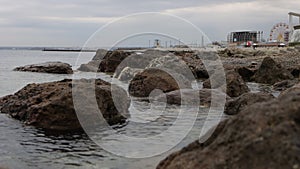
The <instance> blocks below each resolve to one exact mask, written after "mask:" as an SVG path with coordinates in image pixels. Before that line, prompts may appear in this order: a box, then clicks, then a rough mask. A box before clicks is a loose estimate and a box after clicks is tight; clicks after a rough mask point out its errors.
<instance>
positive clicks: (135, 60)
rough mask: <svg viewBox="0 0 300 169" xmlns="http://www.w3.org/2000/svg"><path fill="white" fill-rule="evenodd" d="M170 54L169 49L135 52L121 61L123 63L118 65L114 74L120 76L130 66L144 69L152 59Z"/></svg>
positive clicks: (134, 68)
mask: <svg viewBox="0 0 300 169" xmlns="http://www.w3.org/2000/svg"><path fill="white" fill-rule="evenodd" d="M168 54H169V52H168V51H160V50H153V49H149V50H146V51H144V52H141V53H133V54H131V55H130V56H128V57H126V58H125V59H124V60H123V61H122V62H121V64H120V65H119V66H118V67H117V69H116V71H115V74H114V76H115V77H119V76H120V73H121V72H122V71H123V70H124V69H125V68H130V69H131V70H136V69H140V70H144V69H146V68H147V67H148V65H149V64H150V63H151V61H153V60H155V59H158V58H161V57H164V56H166V55H168Z"/></svg>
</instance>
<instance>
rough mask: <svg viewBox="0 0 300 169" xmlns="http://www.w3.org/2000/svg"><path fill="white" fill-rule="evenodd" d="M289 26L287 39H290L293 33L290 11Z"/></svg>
mask: <svg viewBox="0 0 300 169" xmlns="http://www.w3.org/2000/svg"><path fill="white" fill-rule="evenodd" d="M289 27H290V35H289V39H291V38H292V35H293V15H292V14H291V13H289Z"/></svg>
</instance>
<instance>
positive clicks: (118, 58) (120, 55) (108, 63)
mask: <svg viewBox="0 0 300 169" xmlns="http://www.w3.org/2000/svg"><path fill="white" fill-rule="evenodd" d="M130 54H131V52H125V51H119V50H116V51H113V52H108V53H107V54H106V55H105V56H104V58H103V60H102V61H101V62H100V66H99V72H105V73H108V72H110V73H114V72H115V71H116V69H117V67H118V66H119V64H120V63H121V62H122V61H123V60H124V59H125V58H127V57H128V56H129V55H130Z"/></svg>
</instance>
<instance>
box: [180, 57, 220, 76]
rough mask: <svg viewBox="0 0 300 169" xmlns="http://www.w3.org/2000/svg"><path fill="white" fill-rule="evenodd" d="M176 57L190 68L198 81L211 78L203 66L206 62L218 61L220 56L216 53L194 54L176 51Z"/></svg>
mask: <svg viewBox="0 0 300 169" xmlns="http://www.w3.org/2000/svg"><path fill="white" fill-rule="evenodd" d="M174 54H175V55H176V56H178V57H179V59H180V60H181V61H183V62H185V63H184V64H185V65H186V66H188V67H189V68H190V70H191V72H192V73H193V74H194V77H195V78H197V79H207V78H209V75H208V72H207V70H206V68H205V65H204V64H203V61H205V60H210V61H211V60H214V61H215V60H217V59H218V55H217V53H215V52H194V51H176V52H174Z"/></svg>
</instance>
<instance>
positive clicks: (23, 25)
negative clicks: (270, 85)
mask: <svg viewBox="0 0 300 169" xmlns="http://www.w3.org/2000/svg"><path fill="white" fill-rule="evenodd" d="M299 7H300V1H299V0H284V1H283V0H248V1H246V0H188V1H182V0H164V1H163V0H151V1H140V0H26V1H24V0H13V1H12V0H0V35H1V36H0V46H79V47H80V46H83V45H84V44H85V43H86V42H87V40H88V39H89V38H90V37H91V36H92V35H93V34H94V33H95V32H96V31H97V30H99V29H100V28H101V27H103V26H104V25H107V24H108V23H110V22H113V21H115V20H116V19H118V18H122V17H124V16H127V15H131V14H134V13H142V12H161V13H164V14H170V15H175V16H177V17H180V18H183V19H185V20H187V21H189V22H191V23H192V24H194V25H195V26H196V27H197V28H199V29H200V30H202V32H203V33H204V34H205V35H207V38H209V39H210V40H211V41H220V40H226V37H227V34H228V33H229V32H231V31H235V30H256V31H264V38H265V39H268V37H269V34H270V30H271V28H272V27H273V25H275V24H276V23H279V22H285V23H288V12H291V11H293V12H298V13H300V8H299ZM147 19H148V18H143V17H139V18H137V19H132V20H131V21H130V23H129V22H126V23H125V21H126V20H124V22H120V21H119V24H118V27H116V28H117V29H116V30H114V32H111V33H109V34H111V36H113V35H114V34H118V31H119V32H123V31H126V30H127V29H130V26H128V25H129V24H131V25H132V27H137V26H140V27H147V30H150V31H151V28H156V27H167V26H170V25H172V24H169V22H168V20H167V19H158V20H156V23H155V22H149V24H147V23H146V21H147ZM150 23H153V24H150ZM179 23H180V22H178V25H177V26H176V25H172V27H171V26H170V27H169V29H170V30H172V31H177V30H178V31H184V30H183V29H184V28H180V24H179ZM122 24H125V25H127V26H124V27H123V25H122ZM186 31H187V32H188V30H186ZM116 32H117V33H116ZM191 36H192V32H191ZM108 37H109V36H106V38H108ZM148 38H149V37H148ZM101 40H102V41H103V42H105V41H107V40H108V39H101ZM198 40H199V39H198ZM187 41H189V43H192V42H195V41H196V40H195V39H192V38H191V39H188V38H187Z"/></svg>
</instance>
